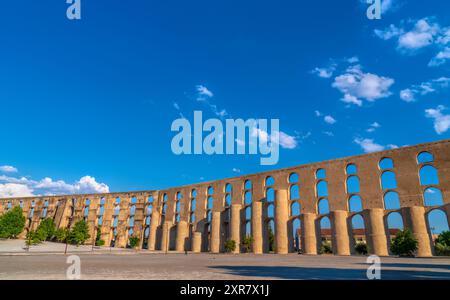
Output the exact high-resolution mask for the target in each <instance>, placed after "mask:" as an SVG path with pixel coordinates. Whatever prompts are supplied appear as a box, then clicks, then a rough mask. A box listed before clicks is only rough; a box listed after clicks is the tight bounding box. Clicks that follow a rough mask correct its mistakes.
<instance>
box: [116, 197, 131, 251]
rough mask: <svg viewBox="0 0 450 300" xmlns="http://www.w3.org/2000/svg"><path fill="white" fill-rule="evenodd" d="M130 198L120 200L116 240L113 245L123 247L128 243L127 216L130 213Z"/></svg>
mask: <svg viewBox="0 0 450 300" xmlns="http://www.w3.org/2000/svg"><path fill="white" fill-rule="evenodd" d="M130 202H131V199H130V198H125V197H124V198H123V199H121V201H120V211H119V221H118V224H117V240H116V244H115V247H117V248H125V247H126V246H127V243H128V239H127V237H128V230H127V228H128V218H129V215H130Z"/></svg>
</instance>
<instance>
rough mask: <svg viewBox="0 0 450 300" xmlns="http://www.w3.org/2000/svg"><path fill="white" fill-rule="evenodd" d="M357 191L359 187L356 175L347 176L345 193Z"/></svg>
mask: <svg viewBox="0 0 450 300" xmlns="http://www.w3.org/2000/svg"><path fill="white" fill-rule="evenodd" d="M359 192H360V188H359V178H358V176H350V177H349V178H347V194H358V193H359Z"/></svg>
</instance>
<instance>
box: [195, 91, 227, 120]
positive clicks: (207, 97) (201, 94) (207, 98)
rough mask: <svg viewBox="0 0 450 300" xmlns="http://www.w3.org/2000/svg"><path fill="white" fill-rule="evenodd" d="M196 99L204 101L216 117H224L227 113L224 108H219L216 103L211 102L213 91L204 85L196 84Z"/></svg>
mask: <svg viewBox="0 0 450 300" xmlns="http://www.w3.org/2000/svg"><path fill="white" fill-rule="evenodd" d="M196 91H197V98H196V99H197V101H198V102H203V103H205V104H206V105H207V106H208V107H209V108H210V109H211V111H212V112H213V113H214V114H215V115H216V116H218V117H220V118H224V117H226V116H227V115H228V112H227V111H226V110H225V109H219V108H218V107H217V105H216V104H213V103H211V98H213V97H214V93H213V92H212V91H211V90H209V89H208V88H207V87H206V86H204V85H197V86H196Z"/></svg>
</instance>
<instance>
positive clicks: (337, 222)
mask: <svg viewBox="0 0 450 300" xmlns="http://www.w3.org/2000/svg"><path fill="white" fill-rule="evenodd" d="M347 217H348V213H347V212H346V211H343V210H336V211H333V212H331V222H332V228H333V240H334V242H333V247H334V251H333V252H334V253H336V254H337V255H350V238H349V236H348V226H347Z"/></svg>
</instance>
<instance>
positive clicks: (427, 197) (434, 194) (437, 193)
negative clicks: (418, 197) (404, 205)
mask: <svg viewBox="0 0 450 300" xmlns="http://www.w3.org/2000/svg"><path fill="white" fill-rule="evenodd" d="M423 199H424V205H425V206H441V205H444V199H443V198H442V192H441V190H439V189H438V188H434V187H431V188H427V189H426V190H425V191H424V193H423Z"/></svg>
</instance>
